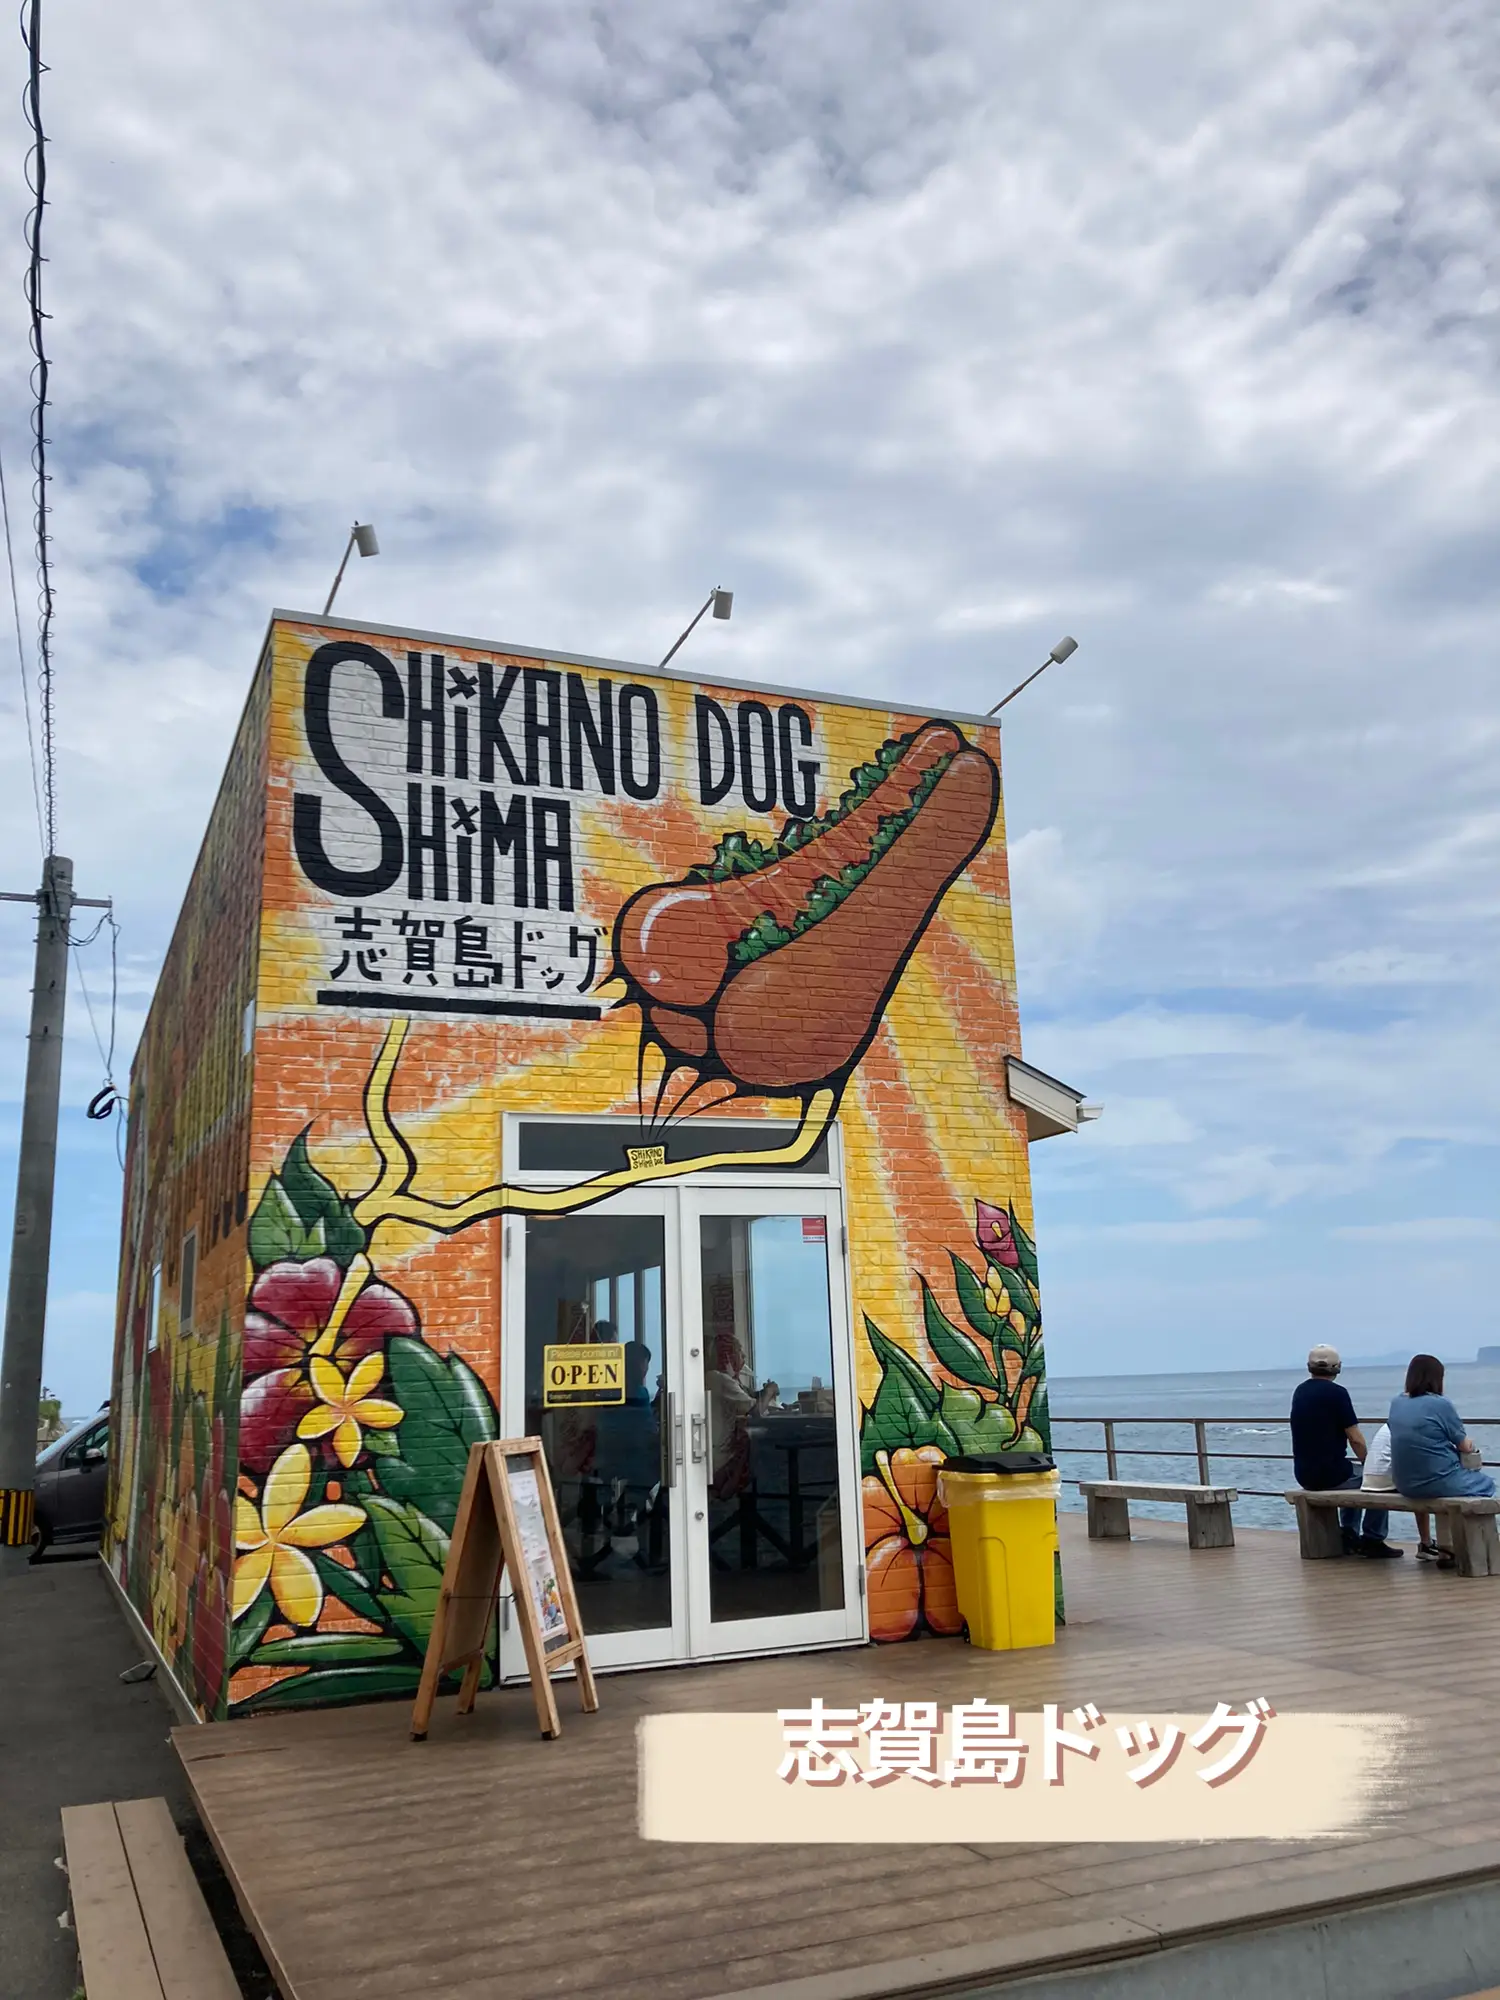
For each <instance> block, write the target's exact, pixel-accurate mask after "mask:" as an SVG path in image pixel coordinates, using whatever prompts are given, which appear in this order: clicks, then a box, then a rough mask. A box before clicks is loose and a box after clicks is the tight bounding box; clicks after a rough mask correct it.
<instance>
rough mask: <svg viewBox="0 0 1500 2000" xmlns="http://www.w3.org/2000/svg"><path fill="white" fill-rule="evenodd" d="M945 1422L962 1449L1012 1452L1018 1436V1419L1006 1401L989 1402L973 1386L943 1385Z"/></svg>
mask: <svg viewBox="0 0 1500 2000" xmlns="http://www.w3.org/2000/svg"><path fill="white" fill-rule="evenodd" d="M943 1421H944V1422H945V1423H946V1424H947V1426H948V1428H949V1430H950V1431H952V1433H953V1435H954V1437H955V1438H956V1439H957V1440H958V1446H957V1448H958V1450H959V1451H962V1452H974V1453H980V1452H994V1451H1009V1450H1010V1449H1011V1446H1012V1441H1013V1440H1014V1438H1015V1435H1016V1420H1015V1418H1014V1417H1013V1416H1012V1415H1011V1413H1010V1411H1009V1410H1008V1409H1006V1407H1005V1405H1004V1403H986V1402H984V1401H983V1400H982V1399H981V1398H980V1397H979V1396H978V1395H977V1394H976V1393H975V1391H974V1390H973V1389H955V1388H954V1386H953V1384H952V1383H951V1382H945V1383H944V1385H943Z"/></svg>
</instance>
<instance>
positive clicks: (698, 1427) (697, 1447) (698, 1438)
mask: <svg viewBox="0 0 1500 2000" xmlns="http://www.w3.org/2000/svg"><path fill="white" fill-rule="evenodd" d="M692 1422H693V1463H694V1465H702V1463H703V1462H704V1460H705V1459H706V1458H707V1457H708V1439H707V1436H706V1429H707V1425H706V1422H705V1419H704V1418H702V1417H699V1416H695V1417H694V1418H693V1420H692Z"/></svg>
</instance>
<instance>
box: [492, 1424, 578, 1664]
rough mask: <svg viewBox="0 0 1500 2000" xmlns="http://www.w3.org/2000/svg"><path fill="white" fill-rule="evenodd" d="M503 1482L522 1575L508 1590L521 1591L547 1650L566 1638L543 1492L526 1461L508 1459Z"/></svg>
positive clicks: (565, 1625) (531, 1464)
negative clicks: (513, 1523) (526, 1598)
mask: <svg viewBox="0 0 1500 2000" xmlns="http://www.w3.org/2000/svg"><path fill="white" fill-rule="evenodd" d="M505 1480H506V1485H507V1487H508V1489H509V1491H510V1508H511V1515H512V1518H513V1519H514V1521H515V1524H516V1537H517V1540H518V1542H519V1545H520V1546H519V1551H518V1553H519V1555H520V1559H521V1570H522V1574H521V1576H519V1577H514V1576H513V1577H512V1578H511V1588H512V1589H513V1590H520V1589H522V1588H524V1589H525V1590H526V1592H527V1594H528V1596H529V1597H530V1599H531V1603H532V1607H533V1609H534V1610H535V1612H536V1621H537V1625H538V1627H539V1628H540V1631H541V1635H542V1644H543V1645H544V1646H545V1647H547V1649H548V1650H549V1651H550V1650H551V1648H552V1647H554V1646H561V1645H563V1644H565V1643H566V1641H567V1638H568V1614H567V1612H566V1611H565V1610H564V1608H563V1601H562V1593H561V1591H560V1590H559V1589H558V1587H557V1564H556V1563H555V1562H554V1561H553V1560H552V1543H551V1540H550V1538H549V1537H548V1534H547V1522H546V1519H545V1517H544V1515H543V1513H542V1493H541V1488H540V1487H539V1486H538V1485H537V1480H536V1467H535V1464H534V1463H533V1461H532V1460H531V1459H530V1458H529V1457H528V1458H508V1459H507V1460H506V1461H505Z"/></svg>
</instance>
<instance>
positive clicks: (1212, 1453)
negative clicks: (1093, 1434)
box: [1052, 1411, 1500, 1500]
mask: <svg viewBox="0 0 1500 2000" xmlns="http://www.w3.org/2000/svg"><path fill="white" fill-rule="evenodd" d="M1356 1421H1357V1422H1358V1423H1359V1424H1360V1425H1361V1426H1362V1427H1363V1428H1364V1430H1365V1433H1366V1435H1367V1436H1373V1435H1374V1433H1375V1431H1376V1430H1378V1429H1379V1427H1380V1425H1381V1424H1383V1423H1384V1422H1385V1418H1384V1417H1359V1418H1357V1419H1356ZM1076 1424H1093V1425H1096V1426H1097V1427H1098V1428H1099V1429H1100V1430H1101V1431H1102V1432H1103V1442H1102V1443H1100V1444H1061V1443H1059V1442H1058V1441H1057V1436H1056V1433H1057V1431H1058V1430H1059V1429H1061V1428H1063V1427H1065V1426H1072V1425H1076ZM1137 1424H1167V1425H1170V1426H1172V1427H1173V1428H1174V1429H1176V1430H1182V1431H1188V1430H1190V1431H1191V1432H1192V1434H1193V1443H1192V1446H1191V1447H1190V1448H1189V1447H1186V1446H1178V1447H1176V1448H1172V1449H1169V1448H1166V1447H1163V1446H1153V1445H1137V1444H1121V1443H1120V1441H1119V1433H1120V1431H1121V1430H1125V1429H1129V1428H1130V1427H1131V1426H1133V1425H1137ZM1267 1428H1269V1429H1280V1430H1285V1429H1287V1419H1286V1418H1285V1417H1272V1416H1250V1415H1246V1416H1240V1417H1136V1416H1130V1417H1072V1416H1068V1417H1065V1416H1063V1415H1062V1414H1061V1413H1060V1412H1058V1411H1054V1412H1053V1415H1052V1429H1053V1445H1052V1450H1053V1454H1054V1456H1055V1457H1059V1458H1060V1457H1062V1456H1063V1455H1064V1454H1065V1453H1068V1454H1072V1455H1074V1456H1077V1457H1087V1458H1098V1457H1100V1456H1101V1455H1102V1456H1103V1458H1104V1462H1105V1464H1106V1466H1107V1467H1108V1471H1107V1473H1106V1477H1107V1478H1109V1479H1118V1478H1119V1477H1120V1460H1121V1459H1122V1458H1175V1459H1183V1458H1196V1459H1197V1461H1198V1483H1199V1485H1200V1486H1212V1485H1213V1484H1214V1483H1215V1481H1214V1478H1213V1471H1212V1466H1213V1461H1214V1459H1216V1458H1227V1459H1235V1460H1237V1461H1240V1462H1243V1461H1244V1460H1246V1459H1266V1460H1276V1461H1279V1462H1280V1463H1281V1464H1283V1465H1290V1464H1291V1463H1292V1454H1291V1452H1290V1451H1244V1450H1241V1449H1240V1448H1239V1447H1238V1446H1237V1445H1234V1444H1224V1445H1219V1446H1217V1447H1215V1446H1214V1445H1213V1444H1212V1443H1211V1442H1210V1441H1209V1436H1208V1433H1209V1431H1210V1429H1218V1430H1237V1431H1245V1430H1261V1429H1267ZM1464 1428H1465V1429H1466V1430H1468V1431H1481V1430H1500V1417H1467V1418H1465V1420H1464ZM1089 1476H1090V1475H1089V1474H1088V1473H1084V1474H1083V1477H1084V1478H1085V1479H1087V1478H1088V1477H1089ZM1078 1483H1079V1482H1078V1480H1077V1479H1075V1478H1071V1477H1070V1478H1069V1480H1068V1484H1069V1485H1071V1486H1076V1485H1078ZM1219 1483H1220V1484H1222V1485H1229V1484H1231V1483H1233V1484H1234V1485H1235V1487H1236V1488H1237V1490H1238V1491H1239V1492H1240V1493H1242V1494H1244V1495H1245V1497H1246V1498H1247V1499H1252V1498H1253V1499H1257V1500H1279V1499H1280V1498H1281V1497H1282V1495H1283V1493H1285V1491H1286V1489H1287V1486H1289V1485H1290V1484H1292V1481H1291V1480H1290V1479H1288V1480H1286V1481H1285V1482H1283V1484H1282V1485H1280V1486H1277V1487H1274V1488H1272V1487H1264V1486H1241V1485H1240V1484H1239V1482H1238V1480H1235V1481H1233V1482H1230V1481H1228V1480H1223V1481H1220V1482H1219Z"/></svg>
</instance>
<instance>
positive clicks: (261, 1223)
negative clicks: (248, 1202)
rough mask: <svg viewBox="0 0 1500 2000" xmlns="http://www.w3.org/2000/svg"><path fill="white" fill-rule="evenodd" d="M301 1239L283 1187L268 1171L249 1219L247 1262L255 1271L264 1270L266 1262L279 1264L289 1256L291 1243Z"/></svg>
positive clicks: (299, 1218) (300, 1229) (297, 1222)
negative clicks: (267, 1177)
mask: <svg viewBox="0 0 1500 2000" xmlns="http://www.w3.org/2000/svg"><path fill="white" fill-rule="evenodd" d="M301 1239H302V1219H301V1217H300V1216H299V1215H298V1213H297V1211H296V1209H295V1208H293V1206H292V1202H291V1197H290V1196H289V1195H288V1193H287V1191H286V1189H285V1188H284V1187H283V1186H282V1185H281V1182H280V1181H279V1180H278V1179H277V1178H276V1176H275V1174H272V1176H271V1178H270V1179H269V1180H268V1181H267V1182H266V1191H265V1193H264V1194H263V1195H262V1196H261V1198H260V1200H259V1201H258V1202H257V1203H256V1204H255V1213H254V1215H252V1216H251V1218H250V1230H249V1237H248V1246H249V1251H250V1262H251V1263H252V1264H253V1265H254V1266H255V1268H256V1270H257V1271H263V1270H265V1268H266V1266H267V1265H268V1264H279V1263H281V1262H282V1261H283V1260H284V1259H285V1258H288V1257H290V1256H291V1254H292V1249H293V1246H294V1244H296V1243H299V1242H300V1241H301Z"/></svg>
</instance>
